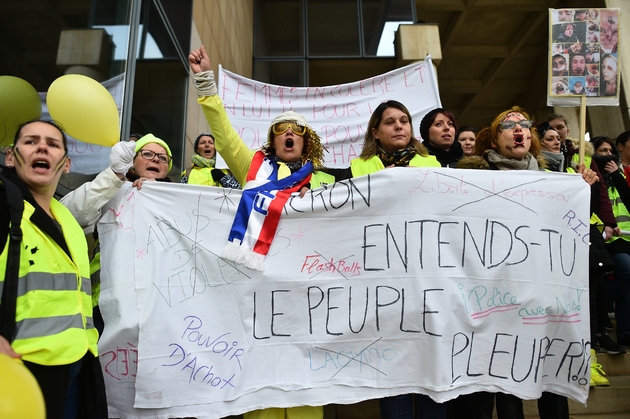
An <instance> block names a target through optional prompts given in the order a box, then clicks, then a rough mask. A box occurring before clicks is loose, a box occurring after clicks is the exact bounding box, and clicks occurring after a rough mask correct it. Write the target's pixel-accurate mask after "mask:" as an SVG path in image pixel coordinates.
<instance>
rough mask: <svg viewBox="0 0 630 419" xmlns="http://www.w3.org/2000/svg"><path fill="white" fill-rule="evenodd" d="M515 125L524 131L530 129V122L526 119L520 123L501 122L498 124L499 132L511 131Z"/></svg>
mask: <svg viewBox="0 0 630 419" xmlns="http://www.w3.org/2000/svg"><path fill="white" fill-rule="evenodd" d="M516 124H518V125H520V126H521V128H525V129H530V128H531V127H532V121H530V120H528V119H523V120H521V121H503V122H501V123H500V124H499V127H500V128H501V130H506V129H513V128H514V127H515V126H516Z"/></svg>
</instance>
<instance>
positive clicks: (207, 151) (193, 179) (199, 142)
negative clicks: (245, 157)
mask: <svg viewBox="0 0 630 419" xmlns="http://www.w3.org/2000/svg"><path fill="white" fill-rule="evenodd" d="M193 150H194V151H195V154H193V156H192V163H193V165H192V167H191V168H190V169H188V170H186V171H184V172H182V180H181V182H182V183H187V184H189V185H204V186H222V187H224V188H232V189H240V188H241V185H240V184H239V183H238V181H237V180H236V179H235V178H234V176H232V174H231V173H230V171H229V170H227V169H217V168H216V167H215V166H216V162H217V149H216V147H215V146H214V136H213V135H212V134H210V133H207V132H204V133H201V134H199V135H198V136H197V138H196V139H195V144H194V146H193Z"/></svg>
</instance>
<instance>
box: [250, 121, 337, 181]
mask: <svg viewBox="0 0 630 419" xmlns="http://www.w3.org/2000/svg"><path fill="white" fill-rule="evenodd" d="M280 122H294V123H296V124H297V125H298V126H301V127H305V128H306V132H305V133H304V135H303V136H302V137H303V138H304V149H303V150H302V156H301V158H300V161H301V162H302V164H304V163H306V162H307V161H310V162H311V163H313V168H314V169H315V170H320V169H322V168H324V151H326V147H324V145H323V144H322V139H321V138H320V137H319V135H317V133H316V132H315V130H314V129H313V128H312V127H311V126H310V125H308V124H307V123H306V119H305V118H304V117H303V116H302V115H299V114H297V113H295V112H293V111H288V112H284V113H282V114H280V115H278V116H277V117H275V118H274V120H273V121H271V125H269V129H268V130H267V142H266V143H265V145H263V146H262V148H261V150H262V151H263V153H265V154H266V155H268V156H275V155H276V148H275V147H274V144H273V140H274V138H275V134H274V133H273V130H272V127H273V126H274V125H276V124H279V123H280Z"/></svg>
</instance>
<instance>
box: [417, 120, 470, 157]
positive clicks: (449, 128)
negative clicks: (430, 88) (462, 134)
mask: <svg viewBox="0 0 630 419" xmlns="http://www.w3.org/2000/svg"><path fill="white" fill-rule="evenodd" d="M456 132H457V123H456V122H455V115H453V113H452V112H451V111H449V110H447V109H443V108H436V109H433V110H431V111H429V112H428V113H427V114H426V115H425V116H424V118H422V121H421V122H420V136H421V137H422V145H423V146H425V147H426V149H427V150H429V154H431V155H433V156H435V158H436V159H437V160H438V161H439V162H440V165H441V166H442V167H452V166H453V165H455V164H456V162H457V160H459V159H460V158H461V157H462V154H463V152H462V146H461V145H460V143H459V141H455V133H456Z"/></svg>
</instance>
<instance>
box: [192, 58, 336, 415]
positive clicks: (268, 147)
mask: <svg viewBox="0 0 630 419" xmlns="http://www.w3.org/2000/svg"><path fill="white" fill-rule="evenodd" d="M188 61H189V64H190V68H191V70H192V71H193V73H194V75H193V78H194V80H195V88H196V90H197V95H198V96H199V99H198V102H199V104H200V105H201V107H202V110H203V112H204V114H205V116H206V119H207V121H208V124H209V125H210V128H211V130H212V134H213V135H214V139H215V147H216V150H217V152H218V153H219V154H220V155H221V157H223V159H224V160H225V162H226V163H227V165H228V168H229V169H230V171H231V172H232V174H233V175H234V177H235V178H236V179H237V180H238V181H239V183H240V184H241V185H243V189H244V190H243V195H242V197H241V200H240V202H239V205H241V204H242V203H243V202H244V201H245V200H246V199H249V198H248V197H249V196H250V194H255V193H256V191H257V190H260V191H261V192H263V193H264V191H265V190H264V189H259V188H264V187H265V186H266V185H271V186H270V187H273V188H275V190H274V195H275V196H276V197H277V196H279V195H281V196H284V197H287V196H289V195H290V194H291V193H293V192H298V191H299V192H300V194H301V195H303V194H304V193H306V191H307V190H308V188H311V189H314V188H317V187H319V186H320V185H322V184H332V183H334V181H335V179H334V177H333V176H331V175H329V174H327V173H324V172H322V171H320V169H322V168H323V164H324V147H323V146H322V143H321V140H320V138H319V136H318V135H317V133H315V131H314V130H313V129H312V128H311V127H310V126H309V125H308V124H307V123H306V120H305V119H304V117H303V116H301V115H298V114H297V113H295V112H293V111H288V112H284V113H283V114H281V115H279V116H277V117H276V118H275V119H274V120H273V121H272V122H271V125H270V126H269V129H268V131H267V141H266V143H265V144H264V145H263V147H262V148H261V149H260V150H250V149H249V148H248V147H247V145H246V144H245V143H244V142H243V140H242V139H241V138H240V137H239V136H238V133H237V132H236V131H235V130H234V128H232V124H231V123H230V121H229V119H228V116H227V114H226V112H225V108H224V107H223V103H222V101H221V99H220V98H219V96H218V95H217V87H216V84H215V81H214V73H213V72H212V71H211V69H212V64H211V62H210V58H209V57H208V54H207V53H206V51H205V49H204V47H203V46H202V47H201V48H199V49H196V50H193V51H192V52H191V53H190V55H189V56H188ZM274 207H275V206H274ZM278 207H279V209H280V211H281V209H282V207H283V205H282V204H280V205H278ZM269 208H270V211H269V213H271V206H270V207H269ZM240 210H241V207H240V206H239V209H238V211H239V213H240ZM277 216H278V217H279V216H280V214H279V213H278V214H277ZM267 217H269V215H267ZM234 231H235V230H234V226H233V230H232V232H231V233H230V239H229V240H230V241H229V243H228V244H229V245H230V246H232V249H231V250H233V251H234V252H237V251H242V252H243V253H242V255H243V259H246V262H245V263H243V264H244V265H245V266H247V267H249V268H251V269H257V270H262V269H260V268H261V267H260V266H259V265H258V262H260V259H259V258H258V259H256V258H257V257H258V256H260V254H257V255H258V256H256V255H254V253H255V252H254V251H253V249H243V246H242V245H241V246H239V245H237V244H235V242H234V241H231V240H232V234H233V233H234ZM234 234H236V233H234ZM271 236H273V234H272V235H271ZM244 241H246V240H243V241H242V242H241V243H243V242H244ZM226 249H227V246H226ZM226 249H224V252H223V253H222V254H221V256H222V257H223V258H224V259H230V260H236V259H237V257H236V256H235V255H234V254H231V253H230V254H226ZM245 253H246V254H245ZM232 256H234V258H232ZM250 257H251V259H250ZM239 263H240V262H239ZM323 416H324V409H323V407H321V406H298V407H291V408H268V409H263V410H256V411H253V412H248V413H245V414H244V418H245V419H284V418H289V419H322V418H323Z"/></svg>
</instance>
